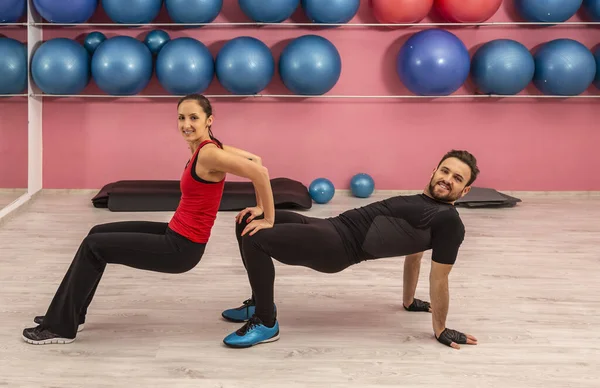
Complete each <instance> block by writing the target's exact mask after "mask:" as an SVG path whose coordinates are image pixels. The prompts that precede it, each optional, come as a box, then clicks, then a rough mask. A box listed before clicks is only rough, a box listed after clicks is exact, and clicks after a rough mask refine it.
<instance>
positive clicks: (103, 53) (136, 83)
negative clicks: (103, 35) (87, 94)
mask: <svg viewBox="0 0 600 388" xmlns="http://www.w3.org/2000/svg"><path fill="white" fill-rule="evenodd" d="M92 77H93V78H94V81H95V82H96V84H97V85H98V87H99V88H100V89H101V90H102V91H104V92H105V93H107V94H110V95H134V94H137V93H139V92H141V91H142V90H143V89H144V88H145V87H146V86H147V85H148V83H149V82H150V78H151V77H152V53H151V52H150V50H149V49H148V47H146V45H145V44H143V43H142V42H140V41H139V40H137V39H135V38H132V37H129V36H115V37H113V38H109V39H107V40H105V41H104V42H102V44H100V46H98V48H97V49H96V51H95V52H94V56H93V57H92Z"/></svg>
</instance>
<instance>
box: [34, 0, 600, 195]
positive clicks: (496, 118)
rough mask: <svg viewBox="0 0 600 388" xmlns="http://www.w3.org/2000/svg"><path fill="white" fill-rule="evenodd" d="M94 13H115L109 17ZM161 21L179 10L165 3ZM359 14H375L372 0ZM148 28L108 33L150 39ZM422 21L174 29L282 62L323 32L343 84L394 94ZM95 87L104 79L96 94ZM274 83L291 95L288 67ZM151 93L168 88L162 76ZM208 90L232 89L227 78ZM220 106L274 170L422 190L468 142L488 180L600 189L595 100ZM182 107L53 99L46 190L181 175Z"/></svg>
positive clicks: (492, 32) (476, 41) (478, 37)
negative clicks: (399, 60) (253, 46)
mask: <svg viewBox="0 0 600 388" xmlns="http://www.w3.org/2000/svg"><path fill="white" fill-rule="evenodd" d="M506 3H507V5H506V6H505V8H503V9H501V10H500V11H499V12H498V13H497V14H496V16H495V17H494V18H493V19H491V20H492V21H501V20H509V13H510V10H508V9H507V8H508V4H510V2H509V1H508V0H507V1H506ZM301 15H302V14H301V13H300V12H297V14H296V16H295V17H294V20H297V21H303V18H302V16H301ZM94 20H95V21H98V20H102V21H104V20H106V18H105V16H103V13H100V14H99V15H98V16H97V17H95V19H94ZM246 20H247V19H245V18H244V16H243V14H241V12H240V11H239V7H238V5H237V1H235V0H225V6H224V11H223V12H222V14H221V15H220V16H219V18H218V21H246ZM428 20H429V19H428ZM574 20H577V18H574ZM157 21H168V18H166V17H165V13H164V12H163V16H162V17H161V18H160V19H158V20H157ZM354 21H356V22H374V19H373V18H372V16H371V13H370V9H369V7H368V4H367V1H363V5H362V7H361V10H360V12H359V15H358V16H357V18H356V19H355V20H354ZM148 30H149V29H146V28H143V29H142V28H132V29H119V30H117V29H113V30H105V33H106V34H107V35H108V36H114V35H117V34H120V35H131V36H135V37H138V38H139V39H143V37H144V36H145V34H146V33H147V31H148ZM419 30H420V28H419V29H418V28H411V29H396V30H388V29H385V28H378V29H375V28H356V27H351V28H348V27H344V28H338V29H300V28H289V27H288V28H273V27H268V28H262V29H261V28H239V27H235V28H223V27H212V28H211V27H205V28H201V29H190V28H188V29H182V28H179V29H177V30H174V29H170V30H169V32H170V34H171V37H172V38H174V37H178V36H191V37H194V38H197V39H199V40H201V41H202V42H203V43H205V44H206V45H207V46H209V48H210V49H211V51H212V52H213V54H214V55H216V53H217V52H218V50H219V48H220V47H222V45H223V44H224V43H225V42H226V41H227V40H229V39H232V38H234V37H237V36H241V35H249V36H253V37H256V38H259V39H261V40H262V41H263V42H265V43H266V44H267V45H268V46H269V47H271V48H272V50H273V53H274V55H275V58H276V60H277V59H278V57H279V54H280V52H281V50H282V49H283V47H284V46H285V43H287V42H288V41H289V40H290V39H292V38H294V37H297V36H300V35H303V34H307V33H316V34H319V35H322V36H324V37H326V38H328V39H330V40H331V41H332V42H333V43H334V44H335V45H336V47H337V48H338V50H339V51H340V54H341V55H342V58H343V70H342V76H341V79H340V81H339V83H338V84H337V85H336V87H335V88H334V89H333V90H332V91H331V93H333V94H366V95H382V94H408V92H407V91H406V90H405V89H404V88H403V86H402V85H401V83H400V81H399V80H398V77H397V76H396V73H395V57H396V53H397V52H398V50H399V48H400V46H401V44H402V43H403V42H404V41H405V40H406V39H407V38H408V36H409V35H410V34H411V33H413V32H416V31H419ZM89 31H90V30H87V31H84V30H83V29H80V28H70V29H65V28H63V29H48V28H47V29H46V30H45V33H44V34H45V35H44V36H45V39H50V38H54V37H59V36H64V37H71V38H74V37H79V36H83V35H84V34H85V33H86V32H89ZM452 31H453V32H454V33H455V34H457V36H458V37H459V38H461V39H462V40H463V41H464V42H465V44H466V45H467V47H469V48H470V49H471V52H473V48H475V47H476V46H478V45H480V44H482V43H485V42H487V41H489V40H492V39H497V38H512V39H515V40H518V41H520V42H522V43H523V44H525V45H526V46H527V47H528V48H530V49H531V48H533V47H535V46H537V45H539V44H541V43H543V42H545V41H548V40H551V39H555V38H559V37H571V38H574V39H577V40H579V41H580V42H582V43H583V44H585V45H586V46H587V47H589V48H592V47H594V46H595V45H596V44H598V43H600V30H598V29H597V28H596V29H594V28H588V27H580V28H572V27H553V28H523V27H516V26H511V27H493V28H491V27H482V28H470V27H463V28H459V27H457V28H453V29H452ZM353 54H356V56H355V57H353V58H352V55H353ZM96 91H97V89H96V88H95V86H94V85H93V84H92V85H90V87H89V88H88V90H86V93H93V92H96ZM265 92H266V93H287V91H286V90H285V88H284V87H283V86H282V83H281V81H279V78H278V75H276V76H275V79H274V80H273V82H272V84H271V85H270V86H269V87H268V88H267V89H266V91H265ZM591 92H592V93H595V94H598V92H599V91H598V90H593V89H592V90H591ZM144 93H161V94H162V93H164V91H163V90H162V88H161V87H160V85H159V84H158V83H157V81H156V77H154V80H153V82H152V84H151V85H150V86H149V87H148V88H147V89H146V90H145V91H144ZM205 93H206V94H215V93H224V90H223V89H222V88H221V86H220V85H219V83H218V81H217V80H216V78H215V80H214V81H213V84H212V86H211V87H210V89H209V90H208V91H206V92H205ZM459 93H470V91H469V90H467V89H463V90H460V91H459ZM213 104H214V109H215V120H216V121H215V125H214V126H213V129H214V133H215V135H216V136H217V137H218V138H220V139H221V140H222V141H224V142H226V143H229V144H232V145H234V146H238V147H242V148H245V149H248V150H250V151H251V152H255V153H258V154H259V155H261V156H262V157H263V159H264V161H265V163H266V165H267V166H268V167H269V170H270V173H271V175H272V176H273V177H278V176H286V177H290V178H293V179H297V180H300V181H302V182H303V183H305V184H306V185H308V184H309V183H310V181H311V180H312V179H314V178H317V177H320V176H324V177H327V178H330V179H331V180H332V181H333V182H334V183H335V184H336V187H338V188H339V189H346V188H347V187H348V181H349V179H350V177H351V176H352V175H353V174H355V173H358V172H366V173H369V174H371V175H372V176H373V177H374V179H375V181H376V187H377V188H378V189H420V188H422V187H423V186H424V185H425V184H426V183H427V181H428V178H429V173H430V171H431V170H432V169H433V168H434V167H435V165H436V163H437V161H438V159H439V158H440V156H441V155H442V154H443V153H444V152H446V151H447V150H449V149H451V148H464V149H468V150H470V151H471V152H473V153H474V154H475V155H476V156H477V157H478V159H479V162H480V167H481V170H482V173H481V176H480V180H479V181H478V182H477V185H479V186H487V187H495V188H496V189H499V190H600V180H598V179H594V178H590V174H589V171H590V170H589V167H592V166H598V165H600V153H597V152H596V151H597V147H598V144H600V131H598V125H597V121H598V120H597V117H598V109H599V105H598V102H597V101H596V100H580V99H571V100H563V101H550V100H513V99H505V100H498V101H487V100H472V101H471V100H459V99H454V100H453V99H440V100H432V101H422V100H418V101H416V100H364V99H363V100H346V99H343V100H342V99H337V100H320V99H306V100H290V99H282V100H258V99H245V100H241V99H215V100H213ZM175 105H176V100H175V99H165V100H160V99H149V100H146V101H140V100H138V99H69V100H66V99H54V100H52V99H46V100H45V102H44V117H43V120H44V187H45V188H99V187H101V186H103V185H104V184H106V183H109V182H112V181H116V180H121V179H178V178H179V175H180V172H181V170H182V169H183V167H184V164H185V162H186V160H187V159H188V157H189V153H188V151H187V148H186V144H185V143H184V142H183V140H182V139H181V138H180V136H179V134H178V132H177V129H176V119H177V116H176V106H175ZM320 116H324V117H326V118H325V119H323V118H320ZM230 179H234V178H230Z"/></svg>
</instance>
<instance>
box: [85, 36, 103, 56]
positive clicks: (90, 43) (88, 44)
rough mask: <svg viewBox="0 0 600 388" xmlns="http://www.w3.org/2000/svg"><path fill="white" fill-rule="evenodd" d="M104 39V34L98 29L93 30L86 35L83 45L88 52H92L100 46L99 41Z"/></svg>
mask: <svg viewBox="0 0 600 388" xmlns="http://www.w3.org/2000/svg"><path fill="white" fill-rule="evenodd" d="M105 40H106V35H104V34H103V33H101V32H99V31H93V32H90V33H89V34H87V35H86V37H85V39H84V41H83V47H85V49H86V50H87V51H88V53H90V54H94V51H96V49H97V48H98V46H100V43H102V42H104V41H105Z"/></svg>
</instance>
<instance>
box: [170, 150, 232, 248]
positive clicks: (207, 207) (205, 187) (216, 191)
mask: <svg viewBox="0 0 600 388" xmlns="http://www.w3.org/2000/svg"><path fill="white" fill-rule="evenodd" d="M209 143H213V144H217V143H216V142H214V141H212V140H206V141H203V142H202V143H200V145H199V146H198V149H197V150H196V152H194V155H193V156H192V158H191V159H190V160H189V161H188V163H187V165H186V166H185V170H184V171H183V175H182V177H181V182H180V187H181V200H180V201H179V205H178V206H177V210H176V211H175V214H174V215H173V218H171V221H170V222H169V227H170V228H171V229H172V230H173V231H175V232H177V233H179V234H180V235H182V236H184V237H186V238H188V239H190V240H192V241H194V242H197V243H207V242H208V238H209V237H210V232H211V229H212V227H213V225H214V223H215V219H216V218H217V212H218V211H219V206H220V204H221V197H222V196H223V187H224V185H225V179H223V180H222V181H220V182H207V181H204V180H202V179H200V177H198V175H196V171H195V167H196V161H197V159H198V152H199V151H200V149H201V148H202V147H204V146H205V145H206V144H209ZM217 146H218V144H217Z"/></svg>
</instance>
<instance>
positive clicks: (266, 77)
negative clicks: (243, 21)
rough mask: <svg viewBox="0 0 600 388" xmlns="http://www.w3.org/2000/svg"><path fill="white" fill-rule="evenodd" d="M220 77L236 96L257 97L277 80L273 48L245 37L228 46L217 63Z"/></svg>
mask: <svg viewBox="0 0 600 388" xmlns="http://www.w3.org/2000/svg"><path fill="white" fill-rule="evenodd" d="M215 67H216V73H217V78H218V79H219V82H220V83H221V85H223V87H224V88H225V89H227V90H228V91H229V92H231V93H233V94H256V93H259V92H260V91H262V90H263V89H264V88H266V87H267V85H268V84H269V83H270V82H271V80H272V79H273V75H274V74H275V59H274V58H273V54H272V53H271V49H269V47H268V46H267V45H266V44H264V43H263V42H261V41H260V40H258V39H256V38H252V37H249V36H241V37H238V38H234V39H232V40H230V41H229V42H227V43H225V45H224V46H223V48H221V50H219V53H218V54H217V58H216V60H215Z"/></svg>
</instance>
